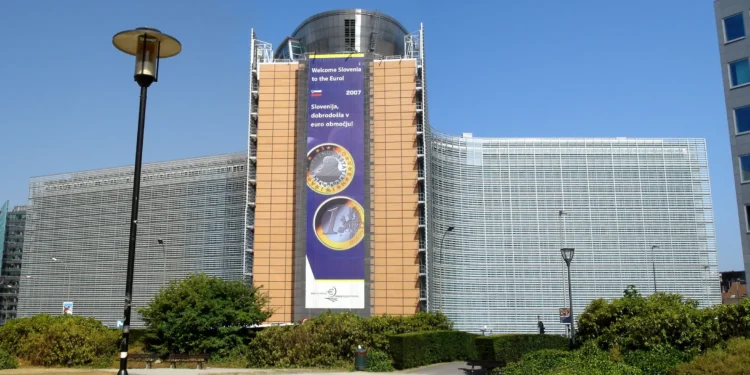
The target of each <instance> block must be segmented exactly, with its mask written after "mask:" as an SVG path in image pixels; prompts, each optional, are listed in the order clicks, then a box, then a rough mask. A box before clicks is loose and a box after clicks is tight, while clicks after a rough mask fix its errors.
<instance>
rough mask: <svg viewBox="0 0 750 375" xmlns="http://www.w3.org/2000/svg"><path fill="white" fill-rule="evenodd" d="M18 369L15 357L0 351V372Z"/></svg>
mask: <svg viewBox="0 0 750 375" xmlns="http://www.w3.org/2000/svg"><path fill="white" fill-rule="evenodd" d="M13 368H18V360H16V357H15V356H14V355H12V354H10V353H8V352H7V351H5V350H2V349H0V370H7V369H13Z"/></svg>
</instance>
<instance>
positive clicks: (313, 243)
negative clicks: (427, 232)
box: [305, 53, 365, 309]
mask: <svg viewBox="0 0 750 375" xmlns="http://www.w3.org/2000/svg"><path fill="white" fill-rule="evenodd" d="M309 69H310V72H309V82H308V83H309V85H308V87H309V93H308V95H309V100H308V116H307V127H308V129H307V207H306V208H307V223H306V225H308V227H307V238H306V240H307V249H306V255H307V264H306V280H305V296H306V298H305V308H309V309H363V308H364V307H365V251H364V241H363V239H364V236H365V212H364V209H363V200H364V193H365V190H364V189H365V186H364V182H365V178H364V168H365V163H364V142H365V139H364V138H365V134H364V109H365V108H364V105H365V102H364V95H363V94H364V93H363V89H364V54H361V53H352V54H332V55H314V56H311V57H310V67H309Z"/></svg>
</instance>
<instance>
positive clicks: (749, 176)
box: [740, 155, 750, 183]
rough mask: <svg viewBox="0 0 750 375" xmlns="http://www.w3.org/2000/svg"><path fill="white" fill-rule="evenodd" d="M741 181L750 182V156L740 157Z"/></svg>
mask: <svg viewBox="0 0 750 375" xmlns="http://www.w3.org/2000/svg"><path fill="white" fill-rule="evenodd" d="M740 181H741V182H742V183H745V182H750V155H740Z"/></svg>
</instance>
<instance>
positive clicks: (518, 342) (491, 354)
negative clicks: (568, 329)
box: [474, 334, 570, 364]
mask: <svg viewBox="0 0 750 375" xmlns="http://www.w3.org/2000/svg"><path fill="white" fill-rule="evenodd" d="M474 343H475V345H476V357H475V358H476V359H482V360H490V361H492V360H494V361H500V362H503V364H508V363H510V362H515V361H518V360H520V359H521V357H523V355H524V354H526V353H531V352H535V351H537V350H542V349H558V350H568V349H569V348H570V345H569V344H568V339H567V338H565V337H563V336H557V335H539V334H513V335H497V336H479V337H477V338H476V339H475V340H474Z"/></svg>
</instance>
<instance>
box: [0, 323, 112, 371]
mask: <svg viewBox="0 0 750 375" xmlns="http://www.w3.org/2000/svg"><path fill="white" fill-rule="evenodd" d="M118 338H119V333H118V331H113V330H111V329H109V328H107V327H105V326H103V325H102V324H101V323H100V322H99V321H97V320H96V319H94V318H86V317H81V316H71V315H62V316H55V317H53V316H50V315H44V314H43V315H36V316H33V317H31V318H21V319H12V320H9V321H8V322H6V323H5V325H3V326H2V327H0V349H3V350H5V351H7V352H8V353H10V354H12V355H15V356H16V357H18V358H20V359H23V360H26V361H29V362H30V363H31V364H33V365H41V366H65V365H68V366H91V365H94V364H102V363H110V362H111V361H112V359H113V356H114V354H115V353H116V352H117V342H118Z"/></svg>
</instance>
